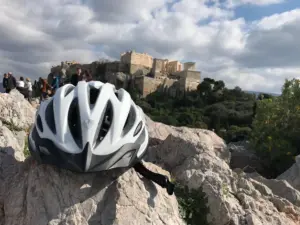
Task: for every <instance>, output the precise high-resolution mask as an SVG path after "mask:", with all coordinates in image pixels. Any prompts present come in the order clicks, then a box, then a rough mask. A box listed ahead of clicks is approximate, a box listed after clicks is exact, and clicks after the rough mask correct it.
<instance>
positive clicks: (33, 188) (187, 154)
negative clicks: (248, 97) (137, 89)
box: [0, 93, 300, 225]
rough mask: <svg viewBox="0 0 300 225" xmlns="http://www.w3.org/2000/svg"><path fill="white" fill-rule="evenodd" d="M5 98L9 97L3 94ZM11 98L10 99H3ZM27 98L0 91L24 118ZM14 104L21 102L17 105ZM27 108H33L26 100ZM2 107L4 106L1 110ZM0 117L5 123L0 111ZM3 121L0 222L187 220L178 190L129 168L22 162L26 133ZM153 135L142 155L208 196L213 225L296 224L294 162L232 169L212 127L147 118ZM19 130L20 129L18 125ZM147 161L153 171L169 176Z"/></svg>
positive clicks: (299, 215) (0, 101)
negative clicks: (265, 171)
mask: <svg viewBox="0 0 300 225" xmlns="http://www.w3.org/2000/svg"><path fill="white" fill-rule="evenodd" d="M5 99H7V100H5ZM11 100H13V101H14V103H9V102H5V101H11ZM23 101H26V100H24V99H21V98H19V97H18V95H17V94H14V93H13V94H12V95H11V96H7V95H6V97H3V96H1V94H0V107H1V108H3V106H5V107H8V106H10V107H12V108H13V107H15V108H14V109H10V108H7V110H8V111H9V112H11V111H13V110H15V111H18V110H19V111H18V112H16V114H17V115H18V116H19V118H20V119H21V120H22V119H23V121H22V123H19V124H22V126H21V125H20V126H18V127H17V128H18V129H19V128H20V127H23V128H24V129H26V128H27V126H29V125H30V122H28V121H27V123H26V122H25V121H24V118H26V117H28V118H33V117H34V112H35V110H34V109H33V107H32V108H31V109H30V112H31V113H32V114H31V115H27V116H25V115H23V113H24V112H25V111H24V109H20V108H18V107H17V106H18V105H25V106H28V105H26V104H27V103H25V102H23ZM18 102H19V103H18ZM28 107H29V108H30V107H31V106H28ZM1 113H2V112H1ZM1 120H2V121H3V119H2V117H1ZM1 120H0V225H17V224H18V225H19V224H24V225H27V224H28V225H29V224H30V225H31V224H49V225H56V224H105V225H107V224H108V225H109V224H114V225H116V224H125V225H127V224H128V225H129V224H130V225H131V224H133V225H134V224H168V225H169V224H170V225H172V224H184V222H183V221H182V219H181V218H180V215H179V210H178V203H177V200H176V198H175V196H171V197H170V196H168V195H167V193H166V191H165V190H163V189H162V188H160V187H159V186H157V185H155V184H154V183H152V182H150V181H148V180H145V179H144V178H142V177H140V176H139V175H138V174H137V173H136V172H135V171H134V170H133V169H118V170H111V171H106V172H102V173H91V174H76V173H72V172H70V171H66V170H60V169H58V168H55V167H52V166H48V165H37V164H36V163H35V161H34V160H33V159H31V158H28V159H26V160H25V161H24V154H23V149H24V148H25V145H24V144H23V141H22V137H24V135H25V132H24V131H17V132H16V131H12V130H10V129H13V128H15V126H9V125H6V123H1ZM147 126H148V128H149V134H150V137H151V139H150V145H149V154H148V156H147V160H148V161H151V162H155V163H157V164H159V165H160V166H161V167H163V168H164V169H166V170H168V171H170V173H171V174H172V176H173V177H175V179H176V180H177V181H179V182H180V183H182V184H186V185H187V186H188V187H190V188H194V189H198V188H199V187H202V190H203V192H204V193H205V194H206V195H207V199H208V204H207V206H208V207H209V210H210V212H209V214H208V215H207V220H208V222H210V223H211V224H213V225H229V224H230V225H273V224H276V225H298V224H300V192H299V191H298V190H297V189H298V188H299V179H298V178H297V175H298V173H299V170H298V167H299V162H298V161H299V160H297V163H296V164H295V165H294V166H293V167H291V168H290V169H289V170H288V171H287V172H286V173H284V174H282V175H281V176H280V177H279V178H278V179H273V180H269V179H265V178H263V177H261V176H259V175H258V174H256V173H252V174H245V173H244V172H243V171H242V170H241V169H235V170H234V171H233V170H231V169H230V166H229V164H230V151H229V148H227V146H226V145H225V143H224V141H223V140H222V139H221V138H220V137H218V136H217V135H216V134H215V133H213V132H211V131H208V130H202V129H191V128H186V127H172V126H167V125H164V124H161V123H156V122H153V121H152V120H151V119H149V118H147ZM23 128H22V129H23ZM151 162H148V163H147V164H146V165H147V167H149V168H150V169H152V170H154V171H159V172H160V173H164V174H166V175H168V176H169V175H170V174H169V173H167V172H166V171H165V170H163V169H161V168H160V167H158V166H155V165H153V164H152V163H151Z"/></svg>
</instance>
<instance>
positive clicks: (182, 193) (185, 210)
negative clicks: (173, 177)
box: [175, 184, 209, 225]
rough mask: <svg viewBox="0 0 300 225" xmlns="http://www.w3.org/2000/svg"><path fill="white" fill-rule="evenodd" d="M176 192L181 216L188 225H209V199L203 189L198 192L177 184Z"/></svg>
mask: <svg viewBox="0 0 300 225" xmlns="http://www.w3.org/2000/svg"><path fill="white" fill-rule="evenodd" d="M175 190H176V191H175V194H176V197H177V201H178V203H179V206H180V207H179V210H180V214H181V216H182V218H183V219H184V220H185V222H186V224H187V225H194V224H203V225H208V222H207V214H208V213H209V209H208V207H207V197H206V195H205V193H204V192H203V191H202V188H199V189H198V190H194V189H192V190H189V188H188V187H187V186H181V185H180V184H177V186H176V189H175Z"/></svg>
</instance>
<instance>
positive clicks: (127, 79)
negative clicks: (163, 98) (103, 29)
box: [48, 51, 201, 97]
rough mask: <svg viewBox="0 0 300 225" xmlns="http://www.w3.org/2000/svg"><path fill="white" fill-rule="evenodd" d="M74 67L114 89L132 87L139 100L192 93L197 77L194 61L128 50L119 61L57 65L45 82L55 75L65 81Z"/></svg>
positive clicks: (197, 83) (195, 86)
mask: <svg viewBox="0 0 300 225" xmlns="http://www.w3.org/2000/svg"><path fill="white" fill-rule="evenodd" d="M78 66H79V67H81V68H82V69H83V70H89V71H90V72H91V73H92V76H93V78H94V79H97V80H101V81H103V82H109V83H112V84H114V85H116V87H117V88H125V89H127V90H130V89H133V88H134V89H136V90H138V91H139V93H140V94H141V96H143V97H146V96H147V95H149V94H151V93H153V92H155V91H163V92H167V93H168V94H169V95H170V96H174V97H175V96H177V95H180V94H182V93H184V92H187V91H192V90H195V89H197V86H198V85H199V83H200V74H201V72H200V71H197V70H196V63H194V62H186V63H183V64H182V63H181V62H179V61H169V60H168V59H157V58H153V57H152V56H150V55H149V54H146V53H137V52H135V51H128V52H125V53H122V54H121V56H120V61H114V62H109V61H102V62H100V61H95V62H93V63H91V64H79V63H77V62H75V61H71V62H69V61H66V62H62V63H61V65H59V66H55V67H52V68H51V73H50V74H49V76H48V81H49V82H51V81H52V76H53V74H55V73H58V74H60V76H62V77H64V78H67V77H69V76H71V74H73V73H75V71H76V68H77V67H78Z"/></svg>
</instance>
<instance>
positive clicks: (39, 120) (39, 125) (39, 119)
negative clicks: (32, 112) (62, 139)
mask: <svg viewBox="0 0 300 225" xmlns="http://www.w3.org/2000/svg"><path fill="white" fill-rule="evenodd" d="M36 123H37V127H38V128H39V130H40V131H41V132H43V131H44V129H43V123H42V119H41V116H40V115H38V117H37V118H36Z"/></svg>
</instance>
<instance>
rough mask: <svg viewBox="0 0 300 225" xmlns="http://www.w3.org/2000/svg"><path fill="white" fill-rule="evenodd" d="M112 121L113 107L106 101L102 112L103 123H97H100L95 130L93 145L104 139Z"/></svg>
mask: <svg viewBox="0 0 300 225" xmlns="http://www.w3.org/2000/svg"><path fill="white" fill-rule="evenodd" d="M112 120H113V106H112V103H111V102H110V101H108V103H107V105H106V109H105V112H104V116H103V121H102V123H101V121H99V122H100V123H99V126H98V128H97V132H96V134H97V133H98V135H96V136H95V137H96V139H95V141H94V143H95V142H96V145H98V144H100V142H101V141H102V140H103V139H104V138H105V136H106V134H107V133H108V131H109V128H110V127H111V124H112Z"/></svg>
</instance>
